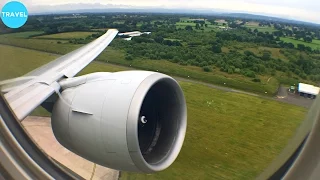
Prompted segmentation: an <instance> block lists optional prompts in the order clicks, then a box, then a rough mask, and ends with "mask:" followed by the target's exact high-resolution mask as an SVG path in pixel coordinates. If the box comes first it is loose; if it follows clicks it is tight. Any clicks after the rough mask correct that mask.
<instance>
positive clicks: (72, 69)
mask: <svg viewBox="0 0 320 180" xmlns="http://www.w3.org/2000/svg"><path fill="white" fill-rule="evenodd" d="M117 34H118V30H116V29H110V30H108V31H107V33H105V34H104V35H102V36H101V37H99V38H98V39H96V40H95V41H93V42H91V43H89V44H87V45H85V46H83V47H81V48H79V49H77V50H75V51H72V52H71V53H69V54H66V55H64V56H62V57H60V58H58V59H56V60H54V61H52V62H50V63H48V64H46V65H44V66H42V67H40V68H38V69H36V70H34V71H32V72H30V73H28V74H26V75H25V76H24V77H22V78H20V80H22V81H20V83H19V84H17V83H16V84H14V85H13V86H11V87H5V88H3V89H2V90H1V91H2V92H4V93H6V94H5V95H4V96H5V98H6V99H7V101H8V103H9V105H10V106H11V109H12V110H13V111H14V113H15V115H16V116H17V118H18V119H19V120H23V119H24V118H25V117H26V116H27V115H28V114H30V113H31V112H32V111H33V110H34V109H35V108H36V107H38V106H39V105H41V103H43V102H44V101H45V100H46V99H47V98H49V97H50V96H51V95H52V94H53V93H54V92H55V91H58V90H59V89H60V85H59V84H58V81H59V80H61V79H62V78H65V77H67V78H70V77H74V76H75V75H76V74H77V73H79V72H80V71H81V70H82V69H83V68H84V67H86V66H87V65H88V64H89V63H90V62H91V61H93V60H94V59H95V58H96V57H97V56H98V55H99V54H100V53H101V52H102V51H103V50H104V49H105V48H106V47H107V46H108V45H109V44H110V43H111V41H112V40H113V39H114V38H115V36H116V35H117Z"/></svg>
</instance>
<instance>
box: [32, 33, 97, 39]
mask: <svg viewBox="0 0 320 180" xmlns="http://www.w3.org/2000/svg"><path fill="white" fill-rule="evenodd" d="M92 34H93V32H66V33H59V34H51V35H44V36H37V37H35V38H37V39H65V40H68V39H77V38H86V37H87V36H90V35H92Z"/></svg>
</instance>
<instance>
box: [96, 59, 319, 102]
mask: <svg viewBox="0 0 320 180" xmlns="http://www.w3.org/2000/svg"><path fill="white" fill-rule="evenodd" d="M95 63H99V64H107V65H109V66H113V67H119V68H126V69H130V70H134V68H132V67H127V66H122V65H116V64H112V63H106V62H101V61H95ZM173 78H174V79H176V80H177V81H181V82H191V83H195V84H201V85H204V86H207V87H210V88H213V89H218V90H221V91H226V92H233V93H240V94H246V95H249V96H255V97H259V98H265V99H269V100H275V101H279V102H283V103H287V104H292V105H296V106H300V107H304V108H310V107H311V105H312V104H313V101H314V100H311V99H306V98H304V97H300V96H296V95H293V94H288V91H287V88H286V87H280V88H279V92H278V95H277V96H275V97H270V96H263V95H259V94H255V93H251V92H246V91H241V90H237V89H232V88H229V87H225V86H218V85H214V84H210V83H205V82H202V81H198V80H194V79H187V78H182V77H177V76H173Z"/></svg>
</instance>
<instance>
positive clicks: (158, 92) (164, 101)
mask: <svg viewBox="0 0 320 180" xmlns="http://www.w3.org/2000/svg"><path fill="white" fill-rule="evenodd" d="M62 97H63V99H64V100H65V101H66V102H65V101H64V100H62V99H61V98H59V99H58V100H57V102H56V103H55V105H54V108H53V111H52V129H53V132H54V135H55V137H56V138H57V140H58V141H59V142H60V143H61V144H62V145H63V146H64V147H66V148H67V149H69V150H70V151H72V152H74V153H76V154H78V155H80V156H81V157H83V158H85V159H87V160H90V161H92V162H95V163H97V164H100V165H102V166H105V167H109V168H112V169H117V170H123V171H133V172H145V173H153V172H157V171H161V170H164V169H166V168H167V167H169V166H170V165H171V164H172V163H173V162H174V160H175V159H176V158H177V156H178V154H179V152H180V149H181V147H182V144H183V141H184V137H185V133H186V128H187V108H186V102H185V98H184V95H183V92H182V90H181V88H180V86H179V84H178V83H177V82H176V81H175V80H174V79H173V78H171V77H169V76H167V75H164V74H161V73H155V72H148V71H124V72H117V73H106V74H105V76H102V77H100V78H95V79H93V80H88V79H87V80H86V82H85V83H84V84H81V85H78V86H76V87H70V88H68V89H66V90H64V91H63V92H62ZM68 104H69V105H71V106H69V105H68Z"/></svg>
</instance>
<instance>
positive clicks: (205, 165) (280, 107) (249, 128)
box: [0, 45, 306, 179]
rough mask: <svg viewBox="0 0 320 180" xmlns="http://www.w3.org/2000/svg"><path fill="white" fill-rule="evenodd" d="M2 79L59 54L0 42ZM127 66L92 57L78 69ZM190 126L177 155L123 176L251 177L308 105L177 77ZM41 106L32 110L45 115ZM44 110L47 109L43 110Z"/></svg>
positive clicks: (277, 149) (282, 142)
mask: <svg viewBox="0 0 320 180" xmlns="http://www.w3.org/2000/svg"><path fill="white" fill-rule="evenodd" d="M0 54H1V59H3V60H4V61H1V63H2V64H1V65H0V67H6V68H3V69H1V71H0V77H1V79H5V78H10V77H16V76H20V75H22V74H25V73H27V72H28V71H29V70H31V69H34V68H36V67H38V66H40V65H42V64H45V63H46V62H49V61H50V60H52V59H54V58H56V57H57V56H55V55H52V54H48V53H43V52H37V51H32V50H26V49H21V48H15V47H11V46H3V45H1V46H0ZM125 69H126V68H122V67H115V66H110V65H107V64H103V63H92V64H90V65H89V66H88V67H87V68H85V69H84V70H83V72H82V73H81V74H85V73H90V72H95V71H119V70H125ZM180 84H181V86H182V88H183V91H184V94H185V96H186V100H187V106H188V129H187V135H186V139H185V143H184V147H183V149H182V151H181V153H180V155H179V157H178V159H177V161H176V162H175V163H174V164H173V165H172V166H171V167H170V168H169V169H167V170H165V171H163V172H160V173H157V174H153V175H145V174H134V173H122V177H121V179H253V178H254V177H256V176H257V175H258V174H259V173H260V172H261V171H262V170H263V169H264V168H265V167H267V166H268V164H269V163H270V162H271V161H272V160H273V158H274V157H276V155H278V154H279V153H280V151H281V150H282V149H283V147H284V146H285V144H286V142H287V141H288V140H289V138H290V137H291V136H292V135H293V133H294V131H295V129H296V128H297V126H298V125H299V124H300V123H301V120H302V119H303V117H304V115H305V113H306V109H304V108H300V107H296V106H292V105H288V104H284V103H280V102H277V101H272V100H266V99H263V98H257V97H253V96H248V95H242V94H237V93H230V92H223V91H219V90H215V89H211V88H208V87H205V86H203V85H198V84H193V83H186V82H180ZM43 113H44V111H43V109H42V110H41V109H40V110H38V111H36V112H35V115H43ZM45 115H47V114H45Z"/></svg>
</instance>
